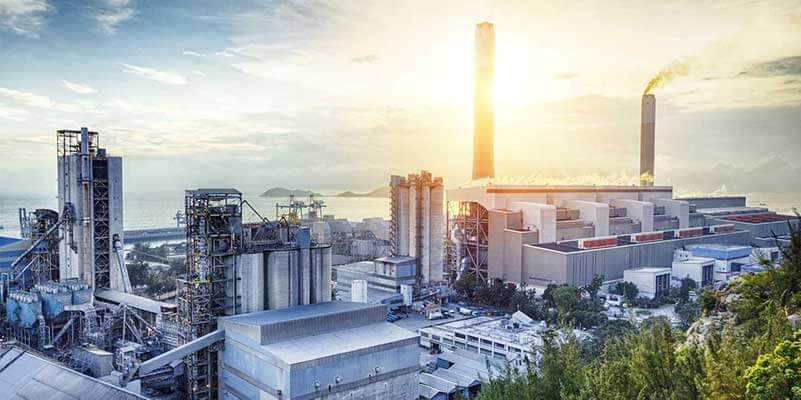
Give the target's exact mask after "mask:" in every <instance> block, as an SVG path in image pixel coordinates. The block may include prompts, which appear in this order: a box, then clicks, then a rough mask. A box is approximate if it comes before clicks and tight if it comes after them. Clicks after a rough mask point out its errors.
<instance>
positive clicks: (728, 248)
mask: <svg viewBox="0 0 801 400" xmlns="http://www.w3.org/2000/svg"><path fill="white" fill-rule="evenodd" d="M686 249H687V250H688V251H689V252H690V253H692V255H693V256H694V257H703V258H709V259H712V260H713V261H714V265H715V272H714V279H715V281H728V280H730V279H731V278H733V277H735V276H737V275H740V272H741V269H742V267H743V266H746V265H750V264H751V253H752V252H753V249H752V248H751V246H743V245H731V244H728V245H727V244H722V243H707V244H694V245H688V246H686Z"/></svg>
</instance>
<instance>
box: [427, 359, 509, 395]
mask: <svg viewBox="0 0 801 400" xmlns="http://www.w3.org/2000/svg"><path fill="white" fill-rule="evenodd" d="M506 366H507V364H506V361H505V360H500V359H498V358H493V357H490V356H487V355H484V354H479V353H475V352H470V351H467V350H464V349H456V350H453V351H444V352H442V353H439V354H438V355H437V360H436V364H435V367H436V368H435V369H434V370H433V371H431V372H422V373H421V374H420V398H421V399H423V400H447V399H452V398H454V397H456V396H461V398H462V399H473V398H475V397H476V396H477V395H478V393H479V391H480V389H481V385H482V384H483V383H486V382H488V381H489V379H490V376H500V375H502V374H503V373H504V372H505V371H506ZM457 393H458V394H457Z"/></svg>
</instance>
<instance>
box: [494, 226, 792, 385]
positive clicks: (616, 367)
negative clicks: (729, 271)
mask: <svg viewBox="0 0 801 400" xmlns="http://www.w3.org/2000/svg"><path fill="white" fill-rule="evenodd" d="M617 289H618V290H619V293H621V294H622V295H623V296H624V297H626V298H627V301H633V300H634V299H635V298H636V294H634V295H633V294H632V293H633V292H634V291H633V289H632V288H631V287H630V285H628V284H626V283H623V284H621V285H618V288H617ZM584 290H585V292H587V293H588V294H589V293H590V290H587V289H586V288H585V289H584ZM693 290H696V288H695V287H694V286H693V285H692V284H690V283H689V282H684V283H683V284H682V285H681V287H679V288H676V289H675V290H673V291H672V292H671V294H670V296H668V298H666V299H661V301H665V302H674V303H675V304H676V312H677V313H678V314H679V316H680V318H681V320H682V324H683V325H685V326H687V325H690V327H689V329H688V330H687V331H686V333H685V332H684V331H683V330H679V331H677V330H674V329H673V328H672V327H671V324H670V322H669V321H667V320H664V319H662V318H650V319H647V320H645V321H644V322H642V323H640V324H634V323H631V322H628V321H608V322H605V323H602V324H600V325H599V326H598V328H597V329H595V340H594V341H593V343H592V344H591V346H587V345H586V344H585V343H581V342H579V341H578V340H577V339H576V338H570V339H568V340H567V341H565V342H563V343H557V342H556V341H554V340H553V339H550V338H549V339H546V340H545V341H544V345H543V346H542V347H541V348H537V349H535V350H537V351H538V353H539V354H540V356H541V357H539V361H538V362H537V363H536V364H534V362H529V365H528V369H527V370H524V371H522V372H518V371H514V370H511V369H510V370H508V371H506V372H505V373H503V374H501V375H500V376H495V377H492V378H491V380H490V382H488V383H487V384H485V385H483V389H482V392H481V394H480V396H479V398H480V399H484V400H488V399H493V400H494V399H532V400H535V399H536V400H539V399H546V400H550V399H571V400H589V399H639V400H646V399H676V400H678V399H710V400H711V399H724V400H739V399H743V400H745V399H754V400H768V399H801V332H795V333H794V332H793V327H792V326H791V322H790V321H791V320H796V319H797V315H798V314H799V312H801V233H799V231H797V230H795V229H793V231H792V233H791V240H790V246H789V247H788V248H787V249H786V251H785V252H784V262H783V263H782V264H781V266H780V267H779V268H777V269H773V270H766V271H765V272H763V273H759V274H754V275H746V276H743V277H741V278H740V279H737V280H735V281H732V282H730V283H729V284H728V285H727V286H726V287H723V288H721V289H718V290H712V289H704V290H701V291H700V292H698V300H697V301H692V300H691V299H690V297H691V296H690V292H691V291H693ZM543 297H544V298H545V299H544V301H545V304H546V305H547V306H548V307H553V308H554V309H555V310H556V312H557V314H558V319H559V323H560V324H563V325H564V324H570V323H572V322H575V320H573V319H572V318H571V317H570V316H571V315H572V314H575V313H576V310H578V309H580V307H581V306H580V304H582V302H585V301H588V302H592V299H591V297H593V296H592V295H590V296H589V297H590V299H584V298H583V297H582V296H581V293H580V290H578V289H575V288H567V287H559V286H554V287H549V288H548V290H546V293H544V294H543ZM699 317H700V319H698V320H697V321H695V320H696V319H697V318H699ZM788 317H789V318H788ZM693 321H695V322H693Z"/></svg>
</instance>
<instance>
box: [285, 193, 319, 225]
mask: <svg viewBox="0 0 801 400" xmlns="http://www.w3.org/2000/svg"><path fill="white" fill-rule="evenodd" d="M325 206H326V205H325V202H324V201H322V200H316V199H315V198H314V195H313V194H310V195H309V201H308V203H307V202H304V201H303V200H296V199H295V195H289V201H288V202H287V203H276V204H275V219H276V220H278V219H281V218H286V219H288V220H290V221H291V222H292V223H297V222H298V221H297V220H299V219H303V218H304V214H303V213H304V210H308V211H306V215H305V217H306V218H308V219H311V220H318V219H320V218H322V216H323V208H324V207H325ZM283 210H287V211H286V212H282V211H283Z"/></svg>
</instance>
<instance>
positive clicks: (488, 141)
mask: <svg viewBox="0 0 801 400" xmlns="http://www.w3.org/2000/svg"><path fill="white" fill-rule="evenodd" d="M494 75H495V29H494V28H493V26H492V24H491V23H489V22H482V23H480V24H478V25H476V59H475V99H474V100H473V101H474V103H473V179H481V178H493V177H495V161H494V157H493V153H494V145H493V134H494V132H493V131H494V130H495V122H494V118H493V110H492V87H493V77H494Z"/></svg>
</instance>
